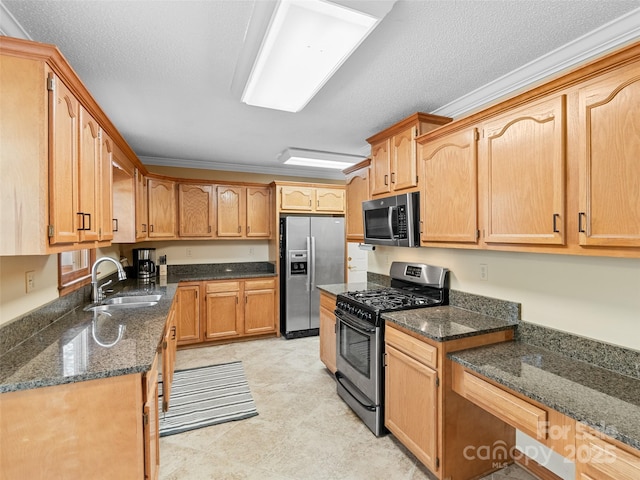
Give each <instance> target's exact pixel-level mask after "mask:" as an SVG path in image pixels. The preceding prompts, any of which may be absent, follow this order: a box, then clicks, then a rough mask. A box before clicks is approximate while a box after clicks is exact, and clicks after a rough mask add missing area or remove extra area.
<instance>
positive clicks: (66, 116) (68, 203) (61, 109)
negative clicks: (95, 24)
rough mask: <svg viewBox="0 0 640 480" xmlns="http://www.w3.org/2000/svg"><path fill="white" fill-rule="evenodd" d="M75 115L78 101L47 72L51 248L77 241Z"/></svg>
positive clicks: (77, 120) (77, 117) (78, 105)
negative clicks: (49, 128) (55, 245)
mask: <svg viewBox="0 0 640 480" xmlns="http://www.w3.org/2000/svg"><path fill="white" fill-rule="evenodd" d="M79 116H80V104H79V103H78V100H76V98H75V97H74V96H73V94H72V93H71V91H70V90H69V89H68V88H67V86H66V85H65V84H64V83H63V82H62V81H60V79H59V78H58V77H56V76H55V75H54V74H53V73H50V74H49V124H50V127H51V132H50V135H49V139H50V140H49V141H50V152H49V225H50V232H49V237H50V238H49V242H50V243H51V244H52V245H53V244H60V243H73V242H77V241H78V240H79V230H78V228H79V225H81V220H80V221H79V215H78V212H79V199H78V182H79V180H78V132H79V127H78V124H79V123H78V122H79ZM91 184H92V185H93V180H92V181H91ZM25 213H26V212H25Z"/></svg>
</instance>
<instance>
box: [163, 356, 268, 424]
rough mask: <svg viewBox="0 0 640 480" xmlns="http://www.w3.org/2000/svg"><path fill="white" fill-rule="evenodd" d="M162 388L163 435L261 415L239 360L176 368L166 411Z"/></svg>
mask: <svg viewBox="0 0 640 480" xmlns="http://www.w3.org/2000/svg"><path fill="white" fill-rule="evenodd" d="M158 392H159V399H158V400H159V412H160V414H159V416H160V436H161V437H165V436H167V435H174V434H176V433H181V432H186V431H188V430H194V429H196V428H202V427H207V426H209V425H215V424H217V423H224V422H231V421H234V420H242V419H244V418H249V417H253V416H254V415H258V411H257V410H256V406H255V404H254V403H253V398H252V397H251V392H250V391H249V384H248V383H247V379H246V378H245V375H244V369H243V368H242V362H239V361H238V362H232V363H224V364H221V365H210V366H207V367H199V368H190V369H187V370H176V371H175V373H174V376H173V385H172V387H171V398H170V401H169V411H168V412H166V413H163V412H162V381H159V382H158Z"/></svg>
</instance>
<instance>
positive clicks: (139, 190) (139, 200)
mask: <svg viewBox="0 0 640 480" xmlns="http://www.w3.org/2000/svg"><path fill="white" fill-rule="evenodd" d="M135 181H136V183H135V187H136V188H135V191H136V240H146V239H147V237H148V235H149V197H148V195H147V190H148V186H147V178H146V177H145V176H144V175H143V174H142V172H141V171H140V170H138V169H137V168H136V171H135Z"/></svg>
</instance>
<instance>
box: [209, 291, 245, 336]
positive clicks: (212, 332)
mask: <svg viewBox="0 0 640 480" xmlns="http://www.w3.org/2000/svg"><path fill="white" fill-rule="evenodd" d="M205 301H206V305H207V312H206V314H207V324H206V331H205V339H207V340H215V339H218V338H226V337H237V336H239V335H241V334H242V333H243V332H242V305H241V304H240V291H239V290H238V291H230V292H214V293H207V296H206V299H205Z"/></svg>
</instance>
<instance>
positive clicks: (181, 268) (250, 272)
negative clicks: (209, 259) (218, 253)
mask: <svg viewBox="0 0 640 480" xmlns="http://www.w3.org/2000/svg"><path fill="white" fill-rule="evenodd" d="M167 270H168V274H167V283H178V282H201V281H207V280H226V279H229V280H231V279H243V278H257V277H275V276H277V274H276V273H275V265H274V264H272V263H270V262H243V263H204V264H193V265H169V268H168V269H167Z"/></svg>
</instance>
